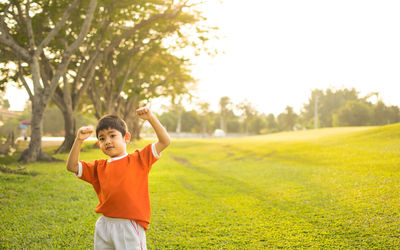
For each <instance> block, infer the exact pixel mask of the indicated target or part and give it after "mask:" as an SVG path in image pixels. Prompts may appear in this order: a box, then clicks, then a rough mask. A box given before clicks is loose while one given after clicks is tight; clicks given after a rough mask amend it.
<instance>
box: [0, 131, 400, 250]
mask: <svg viewBox="0 0 400 250" xmlns="http://www.w3.org/2000/svg"><path fill="white" fill-rule="evenodd" d="M148 142H149V141H141V142H140V143H137V144H133V145H131V146H130V149H131V150H132V149H133V148H136V147H142V146H143V145H145V144H146V143H148ZM56 157H57V158H60V159H64V160H65V159H66V157H67V155H65V154H63V155H56ZM101 157H104V156H103V155H102V153H100V152H99V151H97V150H93V149H89V147H86V148H85V150H84V152H82V153H81V159H84V160H93V159H96V158H101ZM0 163H1V164H2V165H1V166H2V169H3V172H10V170H12V172H13V173H0V231H1V234H0V248H16V249H19V248H29V249H43V248H74V249H86V248H92V247H93V232H94V224H95V222H96V219H97V218H98V217H99V215H98V214H96V213H94V211H93V209H94V207H95V206H96V205H97V198H96V195H95V193H94V191H93V189H92V187H91V186H90V185H89V184H87V183H85V182H83V181H80V180H78V179H77V178H76V177H74V176H73V175H72V174H70V173H68V172H67V171H66V170H65V163H64V162H59V163H35V164H31V165H27V166H24V167H25V168H24V169H18V167H17V166H16V164H15V163H14V162H13V159H10V158H7V159H4V158H3V159H1V160H0ZM5 167H8V171H5V170H4V169H5ZM399 190H400V124H395V125H390V126H384V127H357V128H329V129H320V130H317V131H314V130H310V131H298V132H287V133H279V134H271V135H265V136H254V137H246V138H235V139H228V138H226V139H179V140H178V139H176V140H173V144H172V145H171V147H170V148H168V149H167V150H166V151H165V152H163V156H162V159H160V160H159V162H157V163H156V164H155V165H154V166H153V169H152V170H151V172H150V192H151V194H150V195H151V202H152V221H151V224H150V228H149V230H148V231H147V243H148V247H149V249H165V248H168V249H201V248H205V249H263V248H381V249H388V248H396V247H400V194H399Z"/></svg>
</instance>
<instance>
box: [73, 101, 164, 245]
mask: <svg viewBox="0 0 400 250" xmlns="http://www.w3.org/2000/svg"><path fill="white" fill-rule="evenodd" d="M136 114H137V116H138V117H140V118H141V119H143V120H147V121H149V123H150V124H151V126H152V127H153V129H154V131H155V133H156V135H157V138H158V141H157V142H155V143H152V144H149V145H147V146H145V147H144V148H143V149H141V150H136V151H135V152H133V153H131V154H128V153H127V152H126V144H127V143H128V142H129V140H130V138H131V135H130V133H129V132H128V131H127V126H126V123H125V122H124V121H123V120H122V119H120V118H119V117H117V116H113V115H108V116H104V117H102V118H101V119H100V120H99V122H98V124H97V127H96V136H97V138H98V142H97V143H98V145H99V146H100V149H101V150H102V151H103V153H104V154H106V155H107V156H109V157H110V159H108V160H96V161H94V162H84V161H79V152H80V149H81V146H82V143H83V141H84V140H85V139H87V138H88V137H89V136H90V135H91V134H92V132H93V128H92V127H82V128H80V129H79V130H78V133H77V136H76V139H75V142H74V145H73V146H72V149H71V152H70V153H69V157H68V160H67V169H68V170H69V171H71V172H73V173H75V174H76V175H77V176H78V177H79V178H80V179H82V180H84V181H87V182H89V183H91V184H92V185H93V187H94V190H95V191H96V193H97V197H98V198H99V202H100V203H99V204H98V205H97V207H96V208H95V211H96V212H97V213H102V214H103V216H101V217H100V218H99V219H98V220H97V222H96V227H95V235H94V248H95V249H147V248H146V235H145V230H147V226H148V224H149V222H150V199H149V191H148V174H149V171H150V169H151V166H152V164H153V163H154V162H155V161H157V159H158V158H159V157H160V154H161V151H163V150H164V149H165V148H166V147H168V145H169V144H170V137H169V135H168V133H167V131H166V130H165V128H164V127H163V126H162V125H161V123H160V122H159V120H158V119H157V117H156V116H155V115H153V113H152V112H151V111H150V110H149V109H148V108H140V109H138V110H136Z"/></svg>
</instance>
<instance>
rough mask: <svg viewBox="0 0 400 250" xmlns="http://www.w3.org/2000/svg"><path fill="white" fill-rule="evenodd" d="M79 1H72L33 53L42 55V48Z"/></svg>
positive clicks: (54, 34) (55, 33)
mask: <svg viewBox="0 0 400 250" xmlns="http://www.w3.org/2000/svg"><path fill="white" fill-rule="evenodd" d="M79 1H80V0H74V2H73V3H72V4H71V5H70V6H69V7H68V9H67V10H66V11H65V12H64V14H63V16H62V18H61V19H60V20H59V21H58V22H57V23H56V26H55V27H54V29H52V30H51V31H50V32H49V34H47V36H46V38H45V39H43V41H42V42H41V43H40V45H39V46H38V48H37V49H36V51H35V54H40V53H42V51H43V48H45V47H46V46H47V45H48V44H49V43H50V41H51V40H52V39H53V38H54V37H55V36H56V35H57V34H58V32H59V31H60V29H61V27H62V26H63V25H64V24H65V22H66V21H67V19H68V18H69V16H70V15H71V13H72V11H73V10H74V9H75V8H76V6H77V5H78V3H79ZM90 4H92V2H90ZM94 7H95V6H94ZM90 19H91V18H90ZM83 25H85V24H83ZM82 29H83V28H82Z"/></svg>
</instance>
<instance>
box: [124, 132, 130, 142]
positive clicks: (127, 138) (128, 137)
mask: <svg viewBox="0 0 400 250" xmlns="http://www.w3.org/2000/svg"><path fill="white" fill-rule="evenodd" d="M124 139H125V142H126V143H128V142H129V141H130V140H131V133H129V132H126V133H125V136H124Z"/></svg>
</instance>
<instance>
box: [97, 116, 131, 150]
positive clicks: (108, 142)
mask: <svg viewBox="0 0 400 250" xmlns="http://www.w3.org/2000/svg"><path fill="white" fill-rule="evenodd" d="M127 130H128V129H127V126H126V123H125V122H124V120H122V119H121V118H119V117H118V116H115V115H106V116H103V117H102V118H101V119H100V120H99V122H98V123H97V127H96V137H97V139H98V141H97V144H98V145H99V147H100V148H101V150H102V151H103V153H104V154H106V155H108V156H110V157H119V156H122V155H124V154H126V144H127V143H128V142H129V140H130V138H131V135H130V133H129V132H128V131H127Z"/></svg>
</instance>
